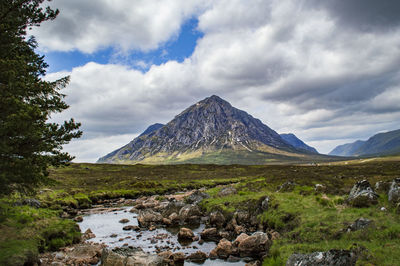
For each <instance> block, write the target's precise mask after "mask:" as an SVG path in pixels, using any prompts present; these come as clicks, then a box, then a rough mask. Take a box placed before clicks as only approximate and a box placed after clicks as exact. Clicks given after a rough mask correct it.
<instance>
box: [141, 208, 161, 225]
mask: <svg viewBox="0 0 400 266" xmlns="http://www.w3.org/2000/svg"><path fill="white" fill-rule="evenodd" d="M137 219H138V222H139V225H140V226H142V227H148V226H150V225H153V224H159V223H161V222H162V219H163V217H162V215H161V214H160V213H159V212H155V211H153V210H151V209H147V210H141V211H139V215H138V217H137Z"/></svg>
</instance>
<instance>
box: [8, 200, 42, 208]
mask: <svg viewBox="0 0 400 266" xmlns="http://www.w3.org/2000/svg"><path fill="white" fill-rule="evenodd" d="M14 205H15V206H22V205H28V206H31V207H34V208H40V205H41V204H40V201H39V200H37V199H24V200H22V201H17V202H15V203H14Z"/></svg>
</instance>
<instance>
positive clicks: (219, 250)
mask: <svg viewBox="0 0 400 266" xmlns="http://www.w3.org/2000/svg"><path fill="white" fill-rule="evenodd" d="M214 250H215V253H216V254H217V256H218V257H219V258H221V259H227V258H228V257H229V256H230V255H231V254H232V243H231V242H230V241H229V240H227V239H225V238H223V239H221V240H220V241H219V243H218V245H217V247H216V248H215V249H214Z"/></svg>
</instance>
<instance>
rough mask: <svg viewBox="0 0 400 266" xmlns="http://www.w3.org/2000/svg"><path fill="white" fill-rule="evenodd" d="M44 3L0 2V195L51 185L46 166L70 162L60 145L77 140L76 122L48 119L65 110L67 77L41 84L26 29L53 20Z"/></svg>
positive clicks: (40, 64) (41, 68)
mask: <svg viewBox="0 0 400 266" xmlns="http://www.w3.org/2000/svg"><path fill="white" fill-rule="evenodd" d="M43 2H44V0H1V1H0V195H6V194H10V193H12V192H15V191H18V192H22V193H28V192H32V191H34V189H35V188H36V187H37V186H39V185H41V184H43V183H46V182H48V181H49V178H48V168H49V167H50V166H60V165H65V164H67V163H68V162H70V161H71V160H72V159H73V157H72V156H70V155H69V154H68V153H66V152H63V151H62V145H63V144H66V143H68V142H69V141H70V140H71V139H73V138H78V137H80V136H81V134H82V132H81V131H79V130H78V129H79V126H80V123H76V122H75V121H74V120H73V119H70V120H69V121H65V122H64V123H63V124H62V125H59V124H56V123H50V122H49V118H50V115H51V114H54V113H59V112H62V111H63V110H65V109H67V108H68V105H67V104H66V103H65V102H64V101H63V98H64V97H65V95H63V94H62V93H60V90H61V89H63V88H64V87H65V86H66V85H67V84H68V81H69V77H64V78H61V79H59V80H57V81H55V82H48V81H45V80H44V79H43V77H44V75H45V74H46V68H47V67H48V65H47V64H46V63H45V61H44V56H41V55H39V54H37V53H36V52H35V48H37V42H36V41H35V38H34V37H28V36H27V30H28V29H29V28H31V27H35V26H39V25H40V23H41V22H43V21H47V20H53V19H55V17H56V16H57V14H58V10H52V9H51V8H50V7H47V8H45V9H44V8H43V7H42V3H43Z"/></svg>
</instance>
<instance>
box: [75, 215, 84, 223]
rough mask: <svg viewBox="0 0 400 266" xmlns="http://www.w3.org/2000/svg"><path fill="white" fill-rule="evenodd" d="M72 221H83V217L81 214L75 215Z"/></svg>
mask: <svg viewBox="0 0 400 266" xmlns="http://www.w3.org/2000/svg"><path fill="white" fill-rule="evenodd" d="M74 221H75V222H77V223H80V222H82V221H83V217H82V216H76V217H75V218H74Z"/></svg>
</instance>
